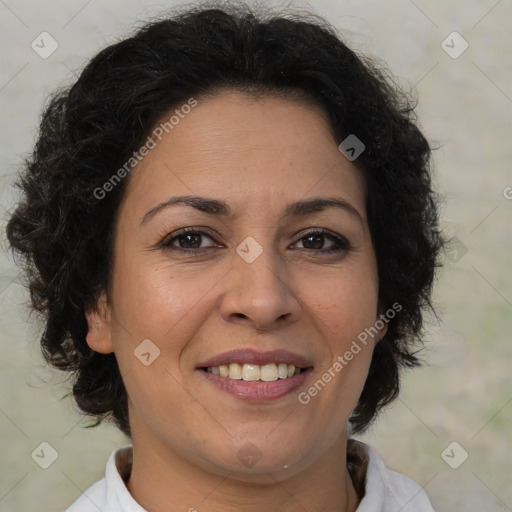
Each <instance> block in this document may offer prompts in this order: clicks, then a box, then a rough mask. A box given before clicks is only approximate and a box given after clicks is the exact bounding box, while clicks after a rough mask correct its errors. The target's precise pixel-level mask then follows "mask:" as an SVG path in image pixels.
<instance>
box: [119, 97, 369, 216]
mask: <svg viewBox="0 0 512 512" xmlns="http://www.w3.org/2000/svg"><path fill="white" fill-rule="evenodd" d="M178 110H179V107H178ZM187 110H188V109H187ZM173 112H174V110H173V111H172V112H170V113H168V114H166V115H165V116H163V117H162V121H161V122H165V121H166V120H167V119H168V118H169V117H170V115H172V113H173ZM157 126H158V124H157ZM135 191H136V193H134V192H135ZM333 192H338V193H343V194H344V195H345V196H346V197H347V198H351V199H352V201H353V202H356V203H359V204H360V205H361V204H362V203H363V202H364V182H363V178H362V176H361V173H360V171H359V170H358V169H357V168H356V167H355V166H354V165H353V164H352V163H351V162H349V161H348V160H347V159H346V158H345V157H344V156H343V155H342V154H341V152H340V151H339V149H338V142H337V141H336V139H335V136H334V133H333V130H332V128H331V126H330V124H329V122H328V119H327V115H326V113H325V112H324V111H323V110H322V109H321V108H320V107H317V106H314V105H311V104H308V103H306V102H302V101H299V100H297V99H292V98H290V99H288V98H284V97H282V96H277V97H276V96H269V95H265V96H261V95H259V96H257V97H256V96H253V95H247V94H245V93H239V92H224V93H219V94H217V95H214V96H207V97H203V98H197V106H195V107H194V108H193V109H192V110H190V111H188V113H187V114H182V115H181V116H180V119H179V122H178V123H177V124H176V125H174V126H173V128H172V130H170V131H169V133H164V135H163V137H162V140H157V141H156V145H155V146H154V148H153V149H152V150H151V151H150V152H149V154H148V155H147V156H146V157H145V158H144V159H143V160H142V161H141V162H140V163H139V164H138V165H137V166H136V167H135V169H134V170H133V171H132V175H131V177H130V184H129V187H128V190H127V196H128V198H127V200H129V201H130V202H133V201H135V202H137V203H140V204H141V205H142V204H143V205H144V207H147V208H151V207H152V206H154V203H155V202H159V201H164V200H165V199H166V198H167V197H168V196H170V195H178V194H187V195H199V196H206V197H207V196H213V195H214V196H215V197H221V196H225V197H229V202H230V204H232V205H233V208H232V209H233V212H234V213H236V212H237V211H241V210H243V209H244V208H246V207H247V206H248V205H249V204H251V205H254V206H257V207H263V208H264V207H269V206H270V205H271V204H273V203H275V202H282V201H285V200H288V199H292V198H293V199H294V200H296V199H298V198H301V197H304V196H307V195H318V194H327V193H329V194H331V195H332V193H333Z"/></svg>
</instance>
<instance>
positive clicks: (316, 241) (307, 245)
mask: <svg viewBox="0 0 512 512" xmlns="http://www.w3.org/2000/svg"><path fill="white" fill-rule="evenodd" d="M326 239H330V240H331V246H330V247H328V248H327V249H324V245H325V240H326ZM299 242H302V245H303V248H304V249H306V250H308V251H313V252H318V253H322V254H325V253H330V252H337V251H347V250H349V249H350V244H349V242H348V240H347V239H346V238H345V237H342V236H340V235H335V234H334V233H331V232H329V231H326V230H316V231H310V232H309V233H307V234H306V235H303V236H302V237H301V238H300V240H299ZM299 249H300V247H299Z"/></svg>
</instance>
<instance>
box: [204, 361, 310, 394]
mask: <svg viewBox="0 0 512 512" xmlns="http://www.w3.org/2000/svg"><path fill="white" fill-rule="evenodd" d="M312 370H313V368H307V369H306V370H304V371H302V372H301V373H299V374H298V375H294V376H293V377H287V378H286V379H278V380H275V381H272V382H262V381H245V380H240V379H230V378H228V377H220V376H219V375H214V374H213V373H210V372H207V371H204V370H198V371H200V372H201V373H202V374H203V375H204V377H205V378H207V379H208V380H209V381H210V382H211V383H212V384H213V385H214V386H217V387H218V388H219V389H221V390H223V391H226V392H228V393H230V394H231V395H234V396H235V397H237V398H239V399H240V400H245V401H247V402H270V401H272V400H277V399H279V398H282V397H284V396H286V395H289V394H290V393H292V392H293V391H295V390H296V389H297V388H299V387H300V386H301V385H302V384H303V383H304V381H305V380H306V378H307V377H308V376H309V374H310V373H311V372H312Z"/></svg>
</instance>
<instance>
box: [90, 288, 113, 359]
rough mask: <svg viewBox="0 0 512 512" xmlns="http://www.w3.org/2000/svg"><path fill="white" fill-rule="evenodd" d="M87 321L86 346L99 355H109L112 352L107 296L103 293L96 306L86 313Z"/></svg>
mask: <svg viewBox="0 0 512 512" xmlns="http://www.w3.org/2000/svg"><path fill="white" fill-rule="evenodd" d="M85 317H86V319H87V325H88V330H87V336H86V338H85V339H86V341H87V345H89V347H90V348H91V349H92V350H94V351H95V352H99V353H101V354H110V353H111V352H113V351H114V347H113V344H112V332H111V329H110V309H109V307H108V304H107V296H106V294H105V292H103V293H102V294H101V295H100V297H99V298H98V300H97V302H96V305H95V306H94V307H93V308H91V309H90V310H88V311H86V313H85Z"/></svg>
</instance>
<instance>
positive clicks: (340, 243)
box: [161, 228, 351, 254]
mask: <svg viewBox="0 0 512 512" xmlns="http://www.w3.org/2000/svg"><path fill="white" fill-rule="evenodd" d="M189 234H194V235H201V236H207V237H208V238H210V239H211V240H213V237H212V235H210V234H209V233H207V232H206V231H202V230H200V229H197V228H182V229H180V230H178V231H176V232H174V233H171V235H169V236H168V237H167V238H166V239H165V240H164V241H163V242H162V244H161V245H162V247H163V248H164V249H171V250H178V251H182V252H185V253H189V254H197V253H200V252H205V251H208V250H209V249H215V247H203V248H198V249H185V248H183V247H178V246H174V245H172V242H173V241H174V240H176V239H178V238H179V237H180V236H184V235H189ZM312 235H316V236H325V237H327V238H331V239H332V240H333V241H334V247H332V248H331V249H320V250H315V249H302V250H304V251H308V252H310V251H311V252H314V253H315V252H316V253H320V254H330V253H335V252H342V251H344V252H347V251H350V250H351V245H350V243H349V241H348V240H347V239H346V238H345V237H343V236H341V235H335V234H334V233H332V232H331V231H328V230H326V229H312V230H310V231H308V232H306V233H304V234H303V235H302V236H301V237H300V238H299V239H298V240H297V242H299V241H302V240H303V239H304V238H307V237H308V236H312ZM297 242H295V243H297Z"/></svg>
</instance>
